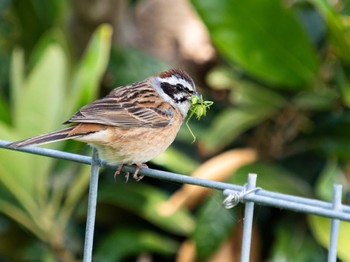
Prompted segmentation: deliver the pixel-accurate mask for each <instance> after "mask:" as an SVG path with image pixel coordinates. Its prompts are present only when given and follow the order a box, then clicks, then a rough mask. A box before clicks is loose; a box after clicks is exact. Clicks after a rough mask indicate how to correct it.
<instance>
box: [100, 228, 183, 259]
mask: <svg viewBox="0 0 350 262" xmlns="http://www.w3.org/2000/svg"><path fill="white" fill-rule="evenodd" d="M177 249H178V244H177V243H176V242H174V241H173V240H171V239H169V238H167V237H164V236H163V235H159V234H156V233H154V232H151V231H145V230H143V229H138V228H122V229H119V230H116V231H114V232H112V233H111V234H109V235H107V236H106V237H104V239H103V241H102V242H101V243H99V245H98V246H97V248H96V253H95V255H94V257H95V258H96V261H104V262H108V261H111V262H117V261H125V258H127V257H130V256H132V255H137V254H140V253H141V252H152V253H158V254H163V255H174V254H176V252H177Z"/></svg>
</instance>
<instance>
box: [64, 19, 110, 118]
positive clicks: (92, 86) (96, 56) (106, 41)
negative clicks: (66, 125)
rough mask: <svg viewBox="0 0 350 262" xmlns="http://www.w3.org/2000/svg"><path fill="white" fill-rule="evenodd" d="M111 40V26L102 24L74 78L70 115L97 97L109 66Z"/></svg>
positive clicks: (70, 96)
mask: <svg viewBox="0 0 350 262" xmlns="http://www.w3.org/2000/svg"><path fill="white" fill-rule="evenodd" d="M111 38H112V27H111V26H110V25H107V24H102V25H100V26H99V27H98V28H97V29H96V31H95V33H94V35H93V36H92V39H91V40H90V42H89V45H88V47H87V50H86V51H85V54H84V57H83V58H82V60H81V61H80V64H79V67H78V69H77V72H76V73H75V76H74V78H73V84H72V90H71V92H70V95H69V103H68V105H69V106H68V107H67V109H68V110H69V112H68V113H72V111H75V110H77V109H78V108H79V107H81V106H83V105H85V104H87V103H90V102H91V101H92V100H93V99H95V98H96V97H97V92H98V86H99V83H100V81H101V79H102V76H103V74H104V73H105V71H106V68H107V64H108V59H109V53H110V48H111Z"/></svg>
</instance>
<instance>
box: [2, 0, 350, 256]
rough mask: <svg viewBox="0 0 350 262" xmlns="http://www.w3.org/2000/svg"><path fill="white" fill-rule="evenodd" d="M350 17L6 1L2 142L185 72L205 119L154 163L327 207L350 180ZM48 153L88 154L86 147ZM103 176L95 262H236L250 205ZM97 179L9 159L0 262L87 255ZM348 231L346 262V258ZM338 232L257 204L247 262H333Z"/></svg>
mask: <svg viewBox="0 0 350 262" xmlns="http://www.w3.org/2000/svg"><path fill="white" fill-rule="evenodd" d="M349 14H350V7H349V3H348V1H345V0H344V1H341V0H328V1H327V0H305V1H292V0H285V1H282V0H245V1H238V0H236V1H228V0H215V1H214V0H192V1H187V0H177V1H171V0H100V1H97V0H71V1H68V0H47V1H40V0H27V1H21V0H1V1H0V138H1V139H6V140H11V141H15V140H19V139H23V138H26V137H29V136H32V135H37V134H40V133H44V132H48V131H52V130H55V129H58V128H60V127H61V123H63V122H64V121H65V120H66V119H67V118H69V116H70V115H71V114H73V113H74V112H75V111H76V110H77V109H78V108H79V107H80V106H82V105H84V104H86V103H88V102H90V101H92V100H93V99H96V98H97V97H100V96H103V95H105V94H107V93H108V92H109V91H110V90H111V89H112V88H114V87H116V86H119V85H124V84H128V83H131V82H134V81H139V80H142V79H144V78H145V77H147V76H149V75H152V74H156V73H158V72H160V71H162V70H166V69H169V68H172V67H178V68H182V69H184V70H186V71H187V72H188V73H189V74H190V75H191V76H192V77H193V78H194V80H195V82H196V83H197V86H198V89H199V91H200V92H201V93H202V94H203V96H204V98H205V99H207V100H212V101H214V105H213V106H212V107H211V108H210V110H209V111H208V113H207V116H206V117H204V118H202V119H201V120H200V121H197V120H195V119H192V120H191V121H190V125H191V127H192V129H193V131H194V133H195V134H196V136H197V141H196V142H195V143H191V142H192V137H191V135H190V133H189V132H188V130H187V129H186V128H184V127H183V128H182V129H181V131H180V133H179V135H178V137H177V139H176V141H175V143H174V144H173V146H172V147H171V148H169V149H168V150H167V151H166V152H165V153H164V154H162V155H161V156H159V157H157V158H156V159H154V160H153V161H152V162H151V163H149V166H150V167H152V168H157V169H160V170H167V171H172V172H176V173H181V174H185V175H193V176H197V177H202V178H206V179H212V180H217V181H226V182H230V183H236V184H240V185H243V184H244V183H245V181H246V178H247V174H248V173H254V172H255V173H257V174H258V186H261V187H263V188H264V189H267V190H272V191H276V192H281V193H287V194H293V195H298V196H304V197H310V198H317V199H322V200H326V201H329V200H331V196H332V185H333V183H341V184H343V186H344V202H345V203H349V176H350V161H349V160H350V149H349V148H350V135H349V134H350V110H349V107H350V75H349V72H350V33H349V32H350V20H349ZM48 147H50V148H54V149H59V150H64V151H68V152H73V153H78V154H86V155H89V154H90V153H91V149H90V148H89V147H88V146H86V145H84V144H82V143H78V142H74V141H69V142H60V143H56V144H53V145H49V146H48ZM113 172H114V170H109V169H104V170H102V171H101V175H100V185H99V195H98V206H97V221H96V231H95V243H94V258H95V261H181V262H183V261H239V256H240V243H241V233H242V226H243V216H242V211H243V209H242V208H243V205H241V206H237V207H235V208H234V209H232V210H225V209H224V208H223V207H222V200H223V196H222V192H215V191H212V190H206V189H204V188H200V187H193V186H182V185H180V184H176V183H169V182H166V181H158V180H156V179H151V178H148V177H145V178H144V179H143V180H142V181H141V182H139V183H136V182H134V181H129V182H128V183H127V184H126V183H124V177H123V176H119V177H118V178H117V180H116V181H114V179H113ZM88 182H89V166H85V165H81V164H76V163H71V162H68V161H62V160H56V159H51V158H46V157H41V156H33V155H29V154H24V153H19V152H11V151H8V150H0V261H79V260H81V258H82V252H83V241H84V230H85V216H86V207H87V204H86V203H87V190H88ZM349 235H350V225H349V224H348V223H341V232H340V238H339V244H338V246H339V247H338V257H339V260H340V261H350V253H349V252H348V236H349ZM328 236H329V221H328V220H327V219H324V218H321V217H314V216H310V215H305V214H300V213H294V212H289V211H285V210H279V209H275V208H269V207H263V206H258V207H257V208H256V211H255V218H254V227H253V242H252V258H251V261H325V257H326V254H327V246H328Z"/></svg>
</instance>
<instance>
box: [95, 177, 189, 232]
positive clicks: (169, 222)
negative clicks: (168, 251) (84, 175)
mask: <svg viewBox="0 0 350 262" xmlns="http://www.w3.org/2000/svg"><path fill="white" fill-rule="evenodd" d="M168 198H169V196H168V195H167V194H165V193H163V192H162V191H160V190H159V189H156V188H154V187H151V186H149V185H146V184H131V183H128V184H127V185H125V184H123V185H120V184H115V185H101V187H100V188H99V196H98V199H99V201H100V202H105V203H109V204H113V205H118V206H121V207H123V208H125V209H127V210H129V211H131V212H134V213H135V214H137V215H139V216H141V217H143V218H144V219H145V220H147V221H149V222H150V223H153V224H155V225H157V226H159V227H161V228H163V229H164V230H167V231H170V232H173V233H176V234H182V235H187V234H189V233H190V232H191V231H192V230H193V227H194V221H193V219H192V217H191V216H190V214H189V213H188V211H187V210H186V209H181V210H178V211H176V212H175V213H174V214H170V215H168V214H166V210H164V208H163V203H164V202H165V201H166V200H168Z"/></svg>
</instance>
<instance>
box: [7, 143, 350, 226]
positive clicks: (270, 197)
mask: <svg viewBox="0 0 350 262" xmlns="http://www.w3.org/2000/svg"><path fill="white" fill-rule="evenodd" d="M9 143H10V142H9V141H5V140H0V148H7V147H6V145H7V144H9ZM7 149H10V150H16V151H21V152H26V153H31V154H36V155H42V156H48V157H54V158H59V159H64V160H69V161H74V162H78V163H83V164H89V165H91V159H92V158H91V157H89V156H84V155H79V154H73V153H67V152H63V151H58V150H53V149H48V148H41V147H34V146H28V147H23V148H7ZM101 165H102V166H104V167H108V168H117V167H118V166H119V165H115V166H109V165H107V164H106V163H105V162H103V161H102V162H101ZM124 169H125V170H126V171H129V172H133V171H135V167H133V166H125V167H124ZM139 174H140V175H145V176H149V177H153V178H157V179H162V180H168V181H171V182H176V183H180V184H191V185H197V186H202V187H207V188H212V189H217V190H221V191H224V190H226V189H228V190H232V191H234V192H241V191H242V190H243V188H244V187H243V186H239V185H234V184H229V183H224V182H218V181H213V180H207V179H202V178H197V177H191V176H186V175H181V174H176V173H171V172H165V171H160V170H156V169H151V168H141V169H140V172H139ZM330 190H331V189H330ZM226 194H228V193H226ZM244 199H245V201H252V202H255V203H258V204H261V205H266V206H273V207H277V208H283V209H288V210H292V211H296V212H304V213H309V214H314V215H320V216H324V217H329V218H338V219H340V220H344V221H350V206H348V205H342V206H341V208H340V209H339V210H334V209H333V203H331V202H326V201H321V200H317V199H310V198H305V197H299V196H293V195H287V194H282V193H276V192H272V191H268V190H264V189H260V190H258V191H257V192H255V193H254V194H249V195H246V196H245V198H244Z"/></svg>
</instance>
